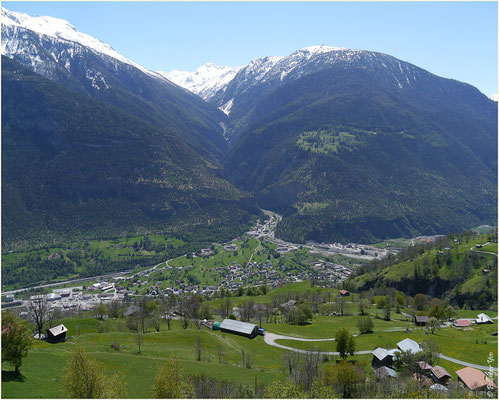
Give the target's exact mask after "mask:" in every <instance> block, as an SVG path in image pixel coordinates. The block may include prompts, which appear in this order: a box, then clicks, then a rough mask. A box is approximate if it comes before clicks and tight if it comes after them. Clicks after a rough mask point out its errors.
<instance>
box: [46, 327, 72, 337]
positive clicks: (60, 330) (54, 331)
mask: <svg viewBox="0 0 499 400" xmlns="http://www.w3.org/2000/svg"><path fill="white" fill-rule="evenodd" d="M67 331H68V328H66V327H65V326H64V325H62V324H61V325H57V326H54V327H53V328H50V329H49V332H50V333H51V334H52V335H54V336H57V335H60V334H61V333H64V332H67Z"/></svg>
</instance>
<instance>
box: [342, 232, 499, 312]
mask: <svg viewBox="0 0 499 400" xmlns="http://www.w3.org/2000/svg"><path fill="white" fill-rule="evenodd" d="M493 241H495V243H490V244H489V245H487V246H485V249H490V250H492V251H493V250H494V249H497V237H496V235H495V234H489V235H478V236H472V235H471V234H467V235H452V236H447V237H444V238H442V239H440V240H438V241H437V242H436V244H435V245H433V246H432V245H430V246H426V248H425V247H421V246H415V247H414V248H410V249H409V250H407V251H405V252H402V253H401V254H399V256H398V257H396V258H393V259H392V260H391V261H385V262H380V263H374V264H369V265H363V266H361V267H359V268H358V269H357V272H356V276H355V277H353V278H352V280H351V283H352V284H353V285H354V286H355V287H356V288H358V289H359V290H365V289H369V288H374V287H380V286H383V287H393V288H396V289H398V290H402V291H404V292H405V293H406V294H409V295H412V296H414V295H415V294H417V293H423V294H428V295H431V296H435V297H439V298H444V297H445V298H448V299H450V300H451V302H453V303H455V304H458V305H459V306H461V307H463V306H465V305H466V306H468V307H473V308H483V307H486V306H489V305H491V304H494V303H495V302H497V255H494V254H487V253H484V252H481V251H483V248H477V247H476V245H477V244H478V245H481V244H483V243H486V242H493ZM490 250H486V251H490ZM484 269H485V270H489V272H487V271H485V272H484V271H483V270H484Z"/></svg>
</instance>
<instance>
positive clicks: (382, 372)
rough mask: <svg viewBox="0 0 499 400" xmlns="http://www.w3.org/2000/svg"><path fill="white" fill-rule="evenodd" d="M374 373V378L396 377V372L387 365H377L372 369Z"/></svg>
mask: <svg viewBox="0 0 499 400" xmlns="http://www.w3.org/2000/svg"><path fill="white" fill-rule="evenodd" d="M374 375H376V379H378V380H380V379H383V378H395V379H397V378H398V376H397V373H396V372H395V371H394V370H393V369H391V368H388V367H379V368H376V369H375V370H374Z"/></svg>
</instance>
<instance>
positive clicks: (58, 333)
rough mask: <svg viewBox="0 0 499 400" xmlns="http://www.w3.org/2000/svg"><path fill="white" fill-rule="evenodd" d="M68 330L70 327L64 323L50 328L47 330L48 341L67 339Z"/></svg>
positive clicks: (54, 341)
mask: <svg viewBox="0 0 499 400" xmlns="http://www.w3.org/2000/svg"><path fill="white" fill-rule="evenodd" d="M67 331H68V328H66V327H65V326H64V325H62V324H61V325H57V326H54V327H53V328H50V329H48V330H47V342H51V343H57V342H63V341H65V340H66V332H67Z"/></svg>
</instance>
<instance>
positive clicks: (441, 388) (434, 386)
mask: <svg viewBox="0 0 499 400" xmlns="http://www.w3.org/2000/svg"><path fill="white" fill-rule="evenodd" d="M430 390H443V391H445V392H446V391H447V390H449V389H447V388H446V387H445V386H444V385H441V384H440V383H435V384H434V385H431V386H430Z"/></svg>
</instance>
